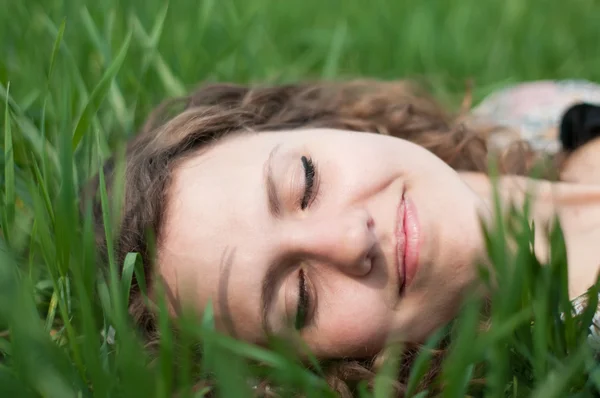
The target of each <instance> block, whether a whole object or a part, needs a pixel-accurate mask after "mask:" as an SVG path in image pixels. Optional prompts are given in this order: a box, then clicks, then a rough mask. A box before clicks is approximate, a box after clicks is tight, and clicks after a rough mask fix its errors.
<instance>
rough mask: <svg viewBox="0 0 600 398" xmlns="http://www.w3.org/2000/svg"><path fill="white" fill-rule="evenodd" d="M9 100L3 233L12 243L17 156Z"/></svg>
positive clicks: (6, 123)
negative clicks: (14, 149)
mask: <svg viewBox="0 0 600 398" xmlns="http://www.w3.org/2000/svg"><path fill="white" fill-rule="evenodd" d="M6 96H7V98H9V97H10V83H8V84H7V86H6ZM10 121H11V118H10V112H9V108H8V100H7V101H6V102H5V105H4V223H3V224H4V225H3V235H4V239H5V240H6V242H7V244H9V245H10V239H11V233H12V231H13V227H14V222H15V200H16V199H15V196H16V195H15V158H14V152H13V137H12V130H11V122H10Z"/></svg>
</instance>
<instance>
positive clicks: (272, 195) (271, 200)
mask: <svg viewBox="0 0 600 398" xmlns="http://www.w3.org/2000/svg"><path fill="white" fill-rule="evenodd" d="M280 146H281V144H277V145H275V146H274V147H273V149H271V152H270V153H269V157H268V158H267V160H266V162H265V166H264V171H265V173H264V179H265V187H266V189H267V201H268V204H269V213H270V214H271V216H273V217H275V218H279V217H281V201H280V200H279V196H278V195H277V186H276V185H275V179H274V178H273V159H274V158H275V155H276V154H277V151H278V150H279V147H280Z"/></svg>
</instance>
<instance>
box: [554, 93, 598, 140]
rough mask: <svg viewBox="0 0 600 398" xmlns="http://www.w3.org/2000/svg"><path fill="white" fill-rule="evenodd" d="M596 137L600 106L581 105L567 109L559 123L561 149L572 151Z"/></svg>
mask: <svg viewBox="0 0 600 398" xmlns="http://www.w3.org/2000/svg"><path fill="white" fill-rule="evenodd" d="M597 137H600V106H598V105H592V104H587V103H582V104H577V105H573V106H572V107H570V108H569V109H567V111H566V112H565V114H564V115H563V117H562V120H561V123H560V141H561V143H562V146H563V149H565V150H567V151H574V150H575V149H577V148H579V147H581V146H582V145H585V144H587V143H588V142H590V141H591V140H593V139H594V138H597Z"/></svg>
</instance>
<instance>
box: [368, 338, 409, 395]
mask: <svg viewBox="0 0 600 398" xmlns="http://www.w3.org/2000/svg"><path fill="white" fill-rule="evenodd" d="M385 351H386V352H385V354H384V355H385V361H384V363H383V366H382V367H381V370H380V371H379V372H378V373H377V376H375V387H374V394H373V397H374V398H388V397H392V396H393V395H394V394H393V393H394V385H395V384H396V375H397V374H398V369H399V366H400V357H401V356H402V352H403V351H404V347H403V346H402V345H399V344H395V345H392V346H390V347H388V348H387V349H386V350H385Z"/></svg>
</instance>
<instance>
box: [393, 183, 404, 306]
mask: <svg viewBox="0 0 600 398" xmlns="http://www.w3.org/2000/svg"><path fill="white" fill-rule="evenodd" d="M405 206H406V202H405V199H404V191H403V192H402V197H401V198H400V204H399V205H398V210H397V215H396V230H395V231H394V233H395V236H396V268H397V271H398V282H399V286H398V290H399V291H398V293H399V294H400V295H402V294H403V293H404V289H405V287H406V261H405V259H404V254H405V253H406V233H405V228H404V221H405Z"/></svg>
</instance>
